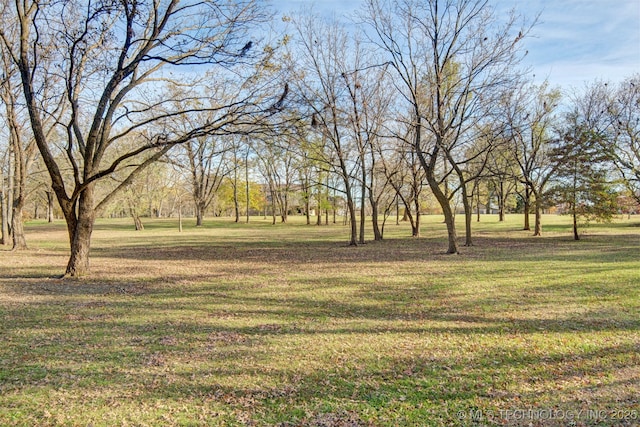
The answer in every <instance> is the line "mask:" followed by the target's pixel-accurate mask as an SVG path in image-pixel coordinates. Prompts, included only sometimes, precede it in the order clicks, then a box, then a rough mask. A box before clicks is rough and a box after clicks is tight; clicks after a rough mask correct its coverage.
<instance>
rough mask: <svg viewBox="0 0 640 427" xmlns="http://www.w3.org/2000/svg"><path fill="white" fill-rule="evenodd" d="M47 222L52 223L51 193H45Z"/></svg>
mask: <svg viewBox="0 0 640 427" xmlns="http://www.w3.org/2000/svg"><path fill="white" fill-rule="evenodd" d="M47 221H48V222H53V191H47Z"/></svg>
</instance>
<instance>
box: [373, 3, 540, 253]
mask: <svg viewBox="0 0 640 427" xmlns="http://www.w3.org/2000/svg"><path fill="white" fill-rule="evenodd" d="M363 19H364V20H365V21H366V22H367V23H368V25H369V27H370V28H371V31H372V34H373V37H372V41H373V43H375V44H376V45H377V46H378V47H379V48H380V49H381V50H382V51H384V52H385V53H386V55H387V58H388V60H389V61H390V62H391V64H392V65H393V68H394V69H395V70H396V75H397V81H398V89H399V92H400V93H401V94H402V97H403V99H404V101H405V102H406V104H407V105H408V106H409V107H410V110H409V114H408V115H407V117H406V119H405V120H406V122H407V123H409V124H411V125H412V126H413V127H414V141H413V144H412V146H413V149H414V150H415V152H416V154H417V155H418V158H419V159H420V163H421V164H422V167H423V168H424V170H425V173H426V179H427V182H428V183H429V186H430V188H431V190H432V192H433V194H434V196H435V197H436V199H437V200H438V202H439V204H440V206H441V208H442V211H443V213H444V216H445V223H446V225H447V231H448V238H449V246H448V249H447V252H448V253H456V252H458V244H457V236H456V227H455V222H454V211H453V208H452V206H451V203H450V200H451V199H450V195H451V194H450V193H448V190H447V187H446V182H445V181H446V180H444V179H443V176H444V175H442V174H445V175H446V174H447V173H449V172H448V170H449V167H445V168H443V169H442V170H441V172H440V173H438V168H439V166H441V165H443V163H442V162H443V159H444V161H446V162H447V163H449V165H450V168H453V170H454V173H456V174H457V175H458V177H459V178H460V188H461V190H462V192H463V193H464V192H465V191H466V189H465V187H466V185H465V181H464V180H463V179H462V178H461V174H460V171H459V170H458V169H459V167H458V165H460V163H461V162H463V161H464V153H465V152H467V148H468V147H467V144H468V143H470V142H472V141H473V136H472V135H470V132H471V130H472V129H474V128H475V127H476V125H477V123H478V121H479V120H481V118H482V116H483V114H482V113H483V111H484V108H485V107H486V106H487V105H490V104H491V102H492V100H493V99H495V98H496V96H497V94H499V93H500V89H501V88H503V87H504V86H505V85H507V84H511V83H512V82H513V80H514V77H513V76H514V73H515V70H516V68H515V67H516V66H517V64H518V60H519V59H520V57H521V54H520V52H519V48H520V45H521V43H520V42H521V40H522V39H523V38H524V37H525V35H526V34H527V32H528V30H529V28H530V26H519V24H520V23H519V22H518V19H519V18H518V17H517V16H516V15H515V14H510V15H509V16H508V17H507V19H506V21H504V22H501V20H500V19H499V18H498V14H497V13H496V11H495V10H493V9H492V8H491V7H490V6H489V3H488V1H486V0H426V1H422V0H366V12H365V13H364V14H363ZM462 197H463V200H466V199H467V195H466V194H463V195H462Z"/></svg>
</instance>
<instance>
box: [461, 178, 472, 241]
mask: <svg viewBox="0 0 640 427" xmlns="http://www.w3.org/2000/svg"><path fill="white" fill-rule="evenodd" d="M472 197H473V195H471V196H469V195H468V194H467V186H466V184H465V183H462V205H463V207H464V231H465V233H464V245H465V246H473V241H472V240H471V220H472V218H473V206H472V203H471V201H472V199H471V198H472Z"/></svg>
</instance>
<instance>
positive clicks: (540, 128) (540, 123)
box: [506, 83, 560, 236]
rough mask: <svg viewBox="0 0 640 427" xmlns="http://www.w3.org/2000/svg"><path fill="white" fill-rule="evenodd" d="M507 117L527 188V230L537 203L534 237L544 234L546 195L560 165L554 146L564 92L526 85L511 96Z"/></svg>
mask: <svg viewBox="0 0 640 427" xmlns="http://www.w3.org/2000/svg"><path fill="white" fill-rule="evenodd" d="M509 98H510V99H509V101H507V103H506V104H507V105H509V109H508V111H507V113H506V118H507V123H508V134H509V138H510V140H511V149H512V153H513V160H515V162H516V163H517V165H518V167H519V169H520V171H519V172H520V173H519V179H520V180H521V182H522V184H524V186H525V189H524V191H525V194H524V214H525V225H524V229H525V230H528V229H529V206H530V196H531V195H532V196H533V197H534V200H535V227H534V233H533V234H534V236H540V235H541V234H542V210H543V207H544V203H545V191H546V190H547V187H548V184H549V182H550V180H551V179H552V178H553V176H554V174H555V172H556V170H557V167H558V164H557V163H556V162H554V161H553V160H552V158H551V157H552V156H551V150H552V146H551V142H553V140H554V138H556V137H557V135H555V134H554V131H555V130H556V129H555V128H556V127H557V121H558V116H557V110H558V107H559V101H560V92H559V91H558V90H555V89H550V88H549V87H548V84H547V83H544V84H542V85H540V86H536V85H533V84H531V85H526V86H522V88H521V89H520V90H519V91H514V92H512V93H511V94H510V95H509Z"/></svg>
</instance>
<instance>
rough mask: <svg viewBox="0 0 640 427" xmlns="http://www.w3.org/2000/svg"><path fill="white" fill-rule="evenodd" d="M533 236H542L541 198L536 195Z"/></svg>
mask: <svg viewBox="0 0 640 427" xmlns="http://www.w3.org/2000/svg"><path fill="white" fill-rule="evenodd" d="M535 211H536V212H535V221H536V223H535V228H534V231H533V235H534V236H542V200H541V199H540V197H538V196H537V195H536V203H535Z"/></svg>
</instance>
